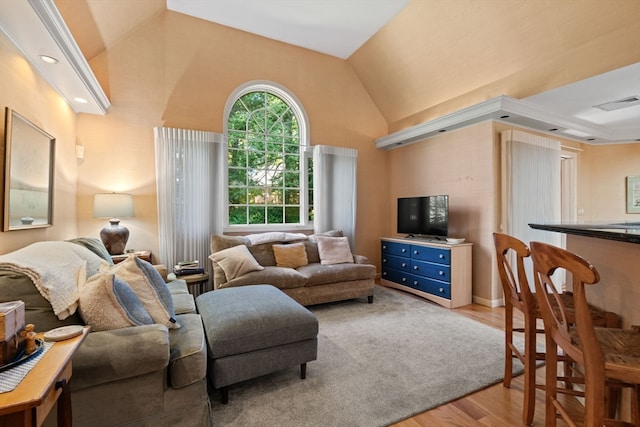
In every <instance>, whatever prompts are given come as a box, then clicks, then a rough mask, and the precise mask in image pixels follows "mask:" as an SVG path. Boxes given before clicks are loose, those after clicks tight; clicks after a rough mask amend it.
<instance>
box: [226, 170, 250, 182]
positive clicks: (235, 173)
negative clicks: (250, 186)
mask: <svg viewBox="0 0 640 427" xmlns="http://www.w3.org/2000/svg"><path fill="white" fill-rule="evenodd" d="M229 185H247V170H246V169H244V168H229Z"/></svg>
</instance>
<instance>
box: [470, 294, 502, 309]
mask: <svg viewBox="0 0 640 427" xmlns="http://www.w3.org/2000/svg"><path fill="white" fill-rule="evenodd" d="M473 303H474V304H480V305H484V306H485V307H491V308H495V307H500V306H503V305H504V299H503V298H500V299H493V300H492V299H486V298H480V297H478V296H475V295H474V296H473Z"/></svg>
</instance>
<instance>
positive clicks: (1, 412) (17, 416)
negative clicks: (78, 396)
mask: <svg viewBox="0 0 640 427" xmlns="http://www.w3.org/2000/svg"><path fill="white" fill-rule="evenodd" d="M90 330H91V328H90V327H88V326H87V327H85V328H84V329H83V331H82V334H81V335H78V336H76V337H73V338H70V339H67V340H63V341H57V342H56V343H54V344H53V346H52V347H51V348H50V349H49V350H48V351H47V352H46V353H45V355H44V356H42V359H40V360H39V361H38V363H36V365H35V366H34V367H33V369H31V371H29V373H28V374H27V376H26V377H24V378H23V380H22V381H21V382H20V384H18V386H17V387H16V388H15V389H14V390H12V391H9V392H6V393H0V426H11V427H18V426H41V425H42V423H43V422H44V420H45V418H46V417H47V415H48V414H49V411H51V408H53V405H54V404H55V403H56V402H57V405H58V426H59V427H62V426H64V427H71V420H72V418H71V389H70V388H69V380H70V379H71V374H72V367H71V357H72V356H73V353H75V351H76V350H77V349H78V347H80V344H82V341H83V340H84V338H85V337H86V336H87V334H88V333H89V331H90ZM37 337H38V338H40V339H43V334H38V335H37Z"/></svg>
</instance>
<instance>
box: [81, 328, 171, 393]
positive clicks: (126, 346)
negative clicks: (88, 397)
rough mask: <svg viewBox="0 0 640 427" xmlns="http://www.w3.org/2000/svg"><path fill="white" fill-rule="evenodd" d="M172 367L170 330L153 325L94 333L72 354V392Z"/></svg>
mask: <svg viewBox="0 0 640 427" xmlns="http://www.w3.org/2000/svg"><path fill="white" fill-rule="evenodd" d="M168 364H169V332H168V331H167V327H166V326H163V325H159V324H157V323H154V324H152V325H143V326H136V327H131V328H121V329H113V330H110V331H100V332H92V333H90V334H89V335H87V337H86V338H85V340H84V341H83V342H82V346H80V348H79V349H78V351H77V352H76V353H75V354H74V355H73V381H72V382H71V384H72V386H71V387H72V389H73V390H81V389H84V388H88V387H92V386H95V385H99V384H105V383H110V382H114V381H118V380H122V379H126V378H133V377H137V376H141V375H144V374H149V373H151V372H156V371H161V370H163V369H165V368H166V367H167V365H168Z"/></svg>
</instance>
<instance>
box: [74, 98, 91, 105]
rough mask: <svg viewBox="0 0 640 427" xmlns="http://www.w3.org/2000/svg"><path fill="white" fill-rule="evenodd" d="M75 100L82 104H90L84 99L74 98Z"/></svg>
mask: <svg viewBox="0 0 640 427" xmlns="http://www.w3.org/2000/svg"><path fill="white" fill-rule="evenodd" d="M73 100H74V101H76V102H79V103H80V104H86V103H87V102H89V101H87V100H86V99H84V98H73Z"/></svg>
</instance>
